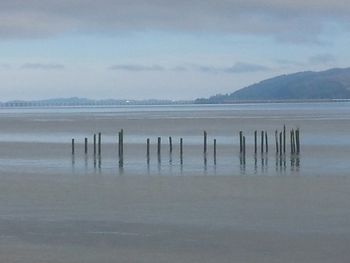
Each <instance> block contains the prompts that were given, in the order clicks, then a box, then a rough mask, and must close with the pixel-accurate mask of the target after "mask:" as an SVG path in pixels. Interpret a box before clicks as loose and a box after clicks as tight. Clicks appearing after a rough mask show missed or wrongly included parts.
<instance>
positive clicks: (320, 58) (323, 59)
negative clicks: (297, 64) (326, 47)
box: [309, 53, 337, 64]
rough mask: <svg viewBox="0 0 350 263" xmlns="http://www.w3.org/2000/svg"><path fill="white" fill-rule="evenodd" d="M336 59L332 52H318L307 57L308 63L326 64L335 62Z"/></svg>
mask: <svg viewBox="0 0 350 263" xmlns="http://www.w3.org/2000/svg"><path fill="white" fill-rule="evenodd" d="M336 60H337V59H336V57H335V56H333V55H332V54H327V53H326V54H319V55H315V56H312V57H310V58H309V63H310V64H328V63H332V62H335V61H336Z"/></svg>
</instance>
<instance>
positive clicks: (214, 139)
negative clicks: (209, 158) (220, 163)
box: [214, 139, 216, 164]
mask: <svg viewBox="0 0 350 263" xmlns="http://www.w3.org/2000/svg"><path fill="white" fill-rule="evenodd" d="M214 164H216V139H214Z"/></svg>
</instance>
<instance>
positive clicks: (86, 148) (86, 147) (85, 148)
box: [84, 137, 88, 154]
mask: <svg viewBox="0 0 350 263" xmlns="http://www.w3.org/2000/svg"><path fill="white" fill-rule="evenodd" d="M84 144H85V147H84V150H85V151H84V152H85V154H87V153H88V138H86V137H85V140H84Z"/></svg>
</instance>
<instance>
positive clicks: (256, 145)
mask: <svg viewBox="0 0 350 263" xmlns="http://www.w3.org/2000/svg"><path fill="white" fill-rule="evenodd" d="M257 137H258V132H257V131H256V130H255V131H254V153H255V154H256V153H257V149H258V138H257Z"/></svg>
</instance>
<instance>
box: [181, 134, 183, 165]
mask: <svg viewBox="0 0 350 263" xmlns="http://www.w3.org/2000/svg"><path fill="white" fill-rule="evenodd" d="M180 162H181V164H182V163H183V139H182V138H180Z"/></svg>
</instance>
